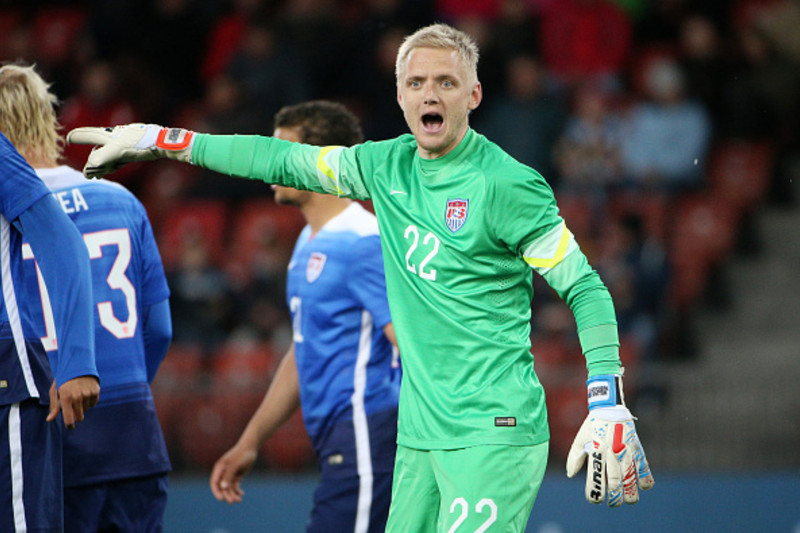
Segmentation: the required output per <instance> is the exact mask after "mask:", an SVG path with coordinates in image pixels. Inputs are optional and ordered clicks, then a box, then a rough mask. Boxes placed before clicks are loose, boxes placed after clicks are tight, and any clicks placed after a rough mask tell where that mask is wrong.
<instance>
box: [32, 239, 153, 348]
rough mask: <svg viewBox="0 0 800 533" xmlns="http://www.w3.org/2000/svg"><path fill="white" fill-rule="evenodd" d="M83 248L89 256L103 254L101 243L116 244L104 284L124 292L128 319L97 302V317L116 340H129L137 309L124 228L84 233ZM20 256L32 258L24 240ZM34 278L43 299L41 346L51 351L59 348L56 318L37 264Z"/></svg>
mask: <svg viewBox="0 0 800 533" xmlns="http://www.w3.org/2000/svg"><path fill="white" fill-rule="evenodd" d="M83 240H84V242H85V243H86V247H87V248H88V250H89V258H90V259H99V258H100V257H103V246H116V247H117V256H116V258H115V259H114V263H113V264H112V265H111V271H110V272H109V273H108V277H107V278H106V283H108V286H109V287H111V288H112V289H115V290H120V291H122V293H123V294H124V295H125V305H126V307H127V308H128V320H126V321H125V322H122V321H121V320H120V319H118V318H117V317H116V316H114V309H113V308H112V306H111V302H109V301H105V302H99V303H98V304H97V312H98V315H99V316H100V324H102V325H103V327H104V328H106V329H107V330H108V331H109V332H110V333H111V334H112V335H114V336H115V337H117V338H118V339H128V338H131V337H133V335H134V334H135V333H136V324H137V322H138V315H137V312H136V289H135V288H134V286H133V284H131V282H130V280H129V279H128V277H127V276H126V275H125V270H127V268H128V265H129V264H130V262H131V237H130V234H129V233H128V230H127V229H113V230H105V231H98V232H95V233H87V234H85V235H84V236H83ZM22 258H23V259H33V258H34V257H33V250H32V249H31V246H30V245H29V244H27V243H25V244H23V245H22ZM36 277H37V279H38V281H39V294H40V295H41V298H42V314H43V315H44V328H45V336H44V337H42V345H43V346H44V349H45V351H48V352H52V351H53V350H56V349H57V348H58V342H57V340H56V327H55V319H54V318H53V309H52V307H51V306H50V296H49V295H48V294H47V287H46V286H45V283H44V277H43V276H42V272H41V271H40V270H39V265H36Z"/></svg>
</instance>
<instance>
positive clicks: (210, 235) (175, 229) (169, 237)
mask: <svg viewBox="0 0 800 533" xmlns="http://www.w3.org/2000/svg"><path fill="white" fill-rule="evenodd" d="M227 212H228V207H227V205H226V204H225V202H224V201H221V200H188V201H185V202H183V203H181V204H178V205H176V206H175V207H173V209H172V210H171V211H170V212H169V213H168V214H167V215H166V216H165V217H164V221H163V225H162V228H161V233H160V235H159V239H158V243H159V250H160V251H161V259H162V261H163V262H164V268H165V269H167V270H170V269H171V268H174V267H175V266H176V265H177V264H178V262H179V260H180V257H181V254H182V253H183V252H184V250H185V248H186V246H187V244H189V243H193V242H194V243H199V244H201V245H202V246H203V247H205V249H206V250H207V252H208V255H209V259H210V260H211V262H212V263H213V264H219V263H220V262H221V259H222V257H223V253H224V242H225V238H226V231H227V227H226V226H227Z"/></svg>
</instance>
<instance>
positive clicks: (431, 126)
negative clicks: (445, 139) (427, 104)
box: [422, 113, 444, 133]
mask: <svg viewBox="0 0 800 533" xmlns="http://www.w3.org/2000/svg"><path fill="white" fill-rule="evenodd" d="M442 126H444V117H443V116H442V115H440V114H439V113H425V114H424V115H422V129H423V130H424V131H425V132H426V133H438V132H439V131H441V129H442Z"/></svg>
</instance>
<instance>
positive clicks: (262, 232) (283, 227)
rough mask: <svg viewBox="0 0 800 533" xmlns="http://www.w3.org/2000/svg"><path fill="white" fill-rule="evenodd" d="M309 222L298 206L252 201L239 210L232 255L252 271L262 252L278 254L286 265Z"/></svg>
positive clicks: (279, 258) (234, 229)
mask: <svg viewBox="0 0 800 533" xmlns="http://www.w3.org/2000/svg"><path fill="white" fill-rule="evenodd" d="M305 223H306V222H305V218H304V217H303V214H302V213H301V212H300V210H299V209H298V208H296V207H294V206H289V205H280V204H276V203H275V202H274V201H273V200H272V199H257V200H250V201H248V202H246V203H244V205H242V206H241V208H240V209H239V210H238V212H237V215H236V220H235V221H234V226H233V232H232V242H231V247H230V256H231V258H232V260H233V261H234V262H236V263H238V264H240V265H244V268H245V269H246V270H248V269H249V268H250V266H251V265H252V263H253V261H254V259H255V257H256V256H257V255H258V254H259V253H275V254H277V255H278V256H279V257H278V258H276V261H277V262H279V263H280V264H281V265H282V266H281V268H284V265H285V264H286V263H287V262H288V259H289V255H290V254H291V251H292V248H293V246H294V242H295V240H296V239H297V236H298V235H299V234H300V230H302V229H303V226H305Z"/></svg>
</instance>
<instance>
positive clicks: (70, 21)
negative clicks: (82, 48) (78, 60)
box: [32, 7, 86, 63]
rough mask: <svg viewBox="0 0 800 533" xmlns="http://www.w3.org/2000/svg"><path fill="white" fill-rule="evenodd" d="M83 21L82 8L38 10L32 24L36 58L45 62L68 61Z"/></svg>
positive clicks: (84, 19)
mask: <svg viewBox="0 0 800 533" xmlns="http://www.w3.org/2000/svg"><path fill="white" fill-rule="evenodd" d="M85 22H86V12H85V11H84V10H83V9H79V8H72V7H48V8H45V9H42V10H40V11H39V12H38V15H37V16H36V18H35V19H34V21H33V26H32V40H33V43H34V47H35V49H36V56H37V58H38V59H39V60H41V61H44V62H47V63H67V62H69V60H70V59H71V58H72V57H73V56H74V50H75V46H76V43H77V42H78V36H79V35H80V33H81V31H82V30H83V27H84V24H85Z"/></svg>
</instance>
